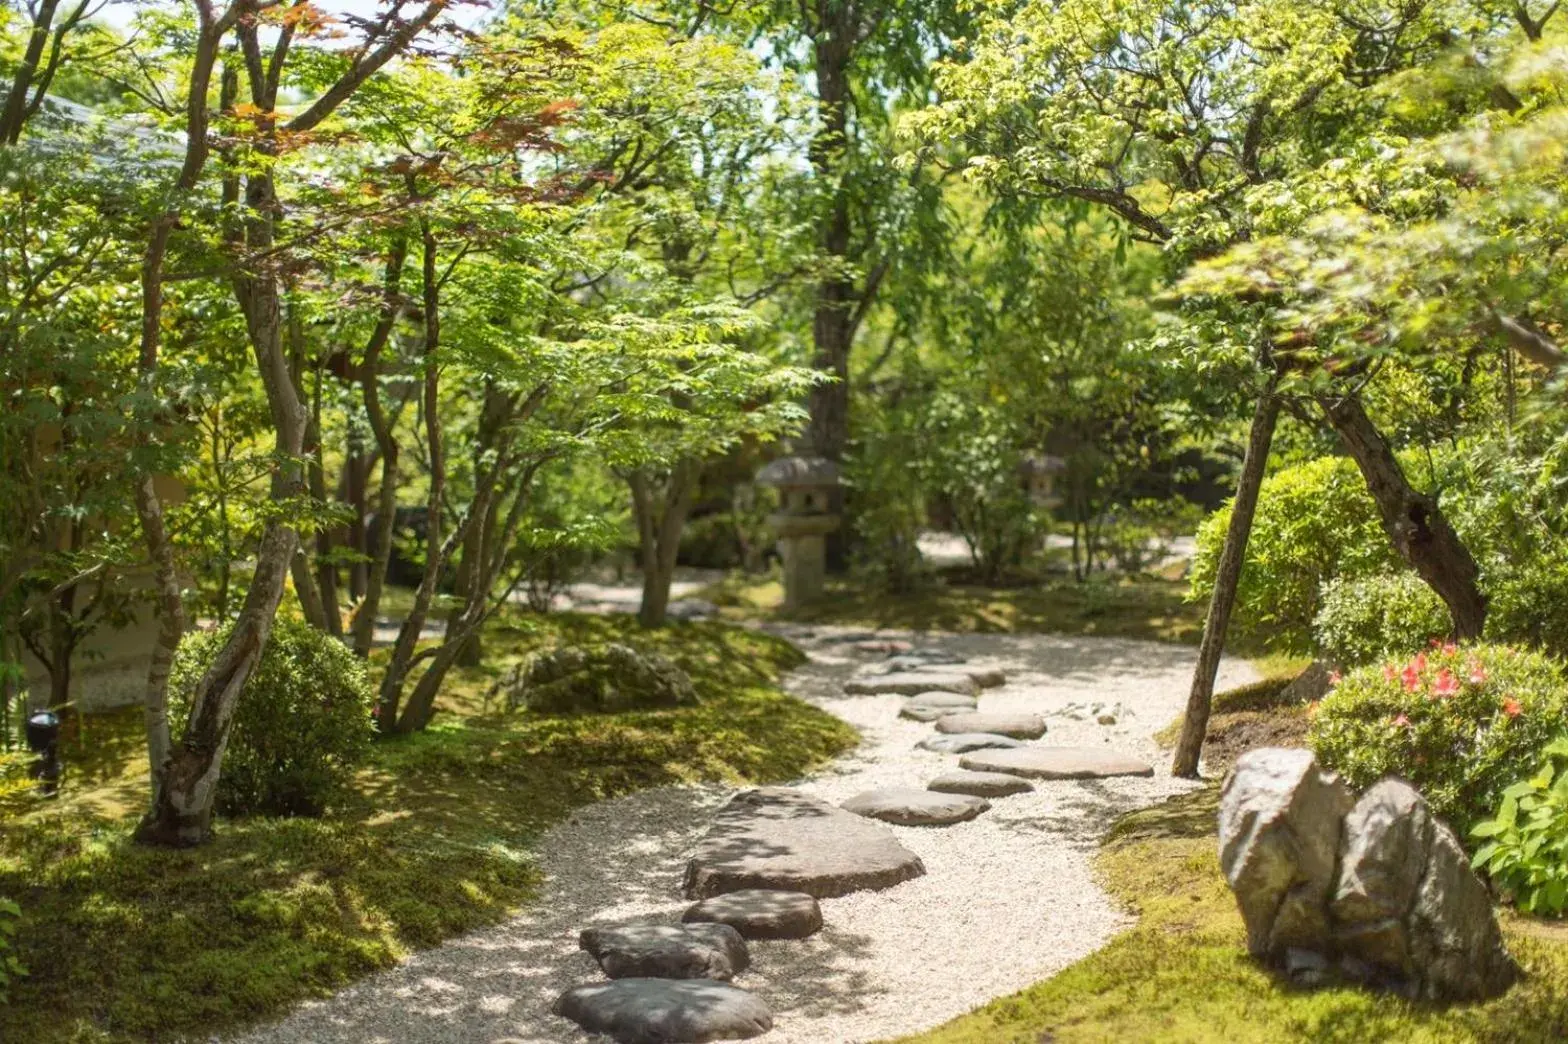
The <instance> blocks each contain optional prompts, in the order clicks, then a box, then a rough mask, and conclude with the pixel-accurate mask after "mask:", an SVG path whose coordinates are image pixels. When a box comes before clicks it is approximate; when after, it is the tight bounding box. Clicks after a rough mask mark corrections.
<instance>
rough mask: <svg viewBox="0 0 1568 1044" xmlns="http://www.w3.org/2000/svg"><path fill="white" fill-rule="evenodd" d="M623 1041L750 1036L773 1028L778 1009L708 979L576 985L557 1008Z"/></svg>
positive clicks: (682, 1043)
mask: <svg viewBox="0 0 1568 1044" xmlns="http://www.w3.org/2000/svg"><path fill="white" fill-rule="evenodd" d="M552 1010H553V1011H554V1012H555V1014H557V1015H560V1016H561V1017H563V1018H567V1019H571V1020H572V1021H573V1022H575V1023H577V1025H579V1026H581V1027H582V1028H583V1029H585V1030H587V1031H588V1032H589V1033H604V1034H607V1035H608V1036H610V1037H613V1038H614V1039H615V1040H616V1041H617V1042H619V1044H705V1042H707V1041H711V1040H748V1039H750V1038H752V1037H759V1036H761V1035H762V1034H764V1033H766V1032H768V1030H770V1029H772V1028H773V1013H772V1012H770V1011H769V1010H768V1006H767V1005H766V1004H764V1003H762V1001H761V1000H759V999H758V998H756V997H755V996H753V995H752V994H750V993H747V992H746V991H745V990H742V989H738V988H736V987H734V986H731V985H729V984H727V983H722V982H711V981H708V980H705V979H616V980H615V981H613V982H596V983H591V984H589V985H587V986H574V987H572V988H571V989H569V990H567V991H566V992H565V993H563V994H561V996H560V997H559V998H557V1000H556V1002H555V1007H554V1008H553V1009H552Z"/></svg>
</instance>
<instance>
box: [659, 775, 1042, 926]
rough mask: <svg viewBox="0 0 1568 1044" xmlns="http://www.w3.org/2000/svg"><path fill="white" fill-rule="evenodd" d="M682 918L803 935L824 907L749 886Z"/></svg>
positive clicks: (801, 897)
mask: <svg viewBox="0 0 1568 1044" xmlns="http://www.w3.org/2000/svg"><path fill="white" fill-rule="evenodd" d="M1010 778H1016V777H1010ZM681 920H682V921H684V922H686V923H687V924H693V923H706V922H713V923H715V924H727V925H729V926H730V927H731V928H733V929H735V930H736V931H737V932H739V933H740V934H741V938H743V939H804V938H805V937H806V936H808V935H814V934H816V933H817V932H818V931H820V930H821V928H822V907H821V906H819V905H817V901H816V900H815V899H813V898H812V897H811V896H809V895H807V894H806V893H804V892H774V891H769V890H767V889H762V888H748V889H747V890H746V891H744V892H731V893H729V894H728V895H716V896H714V897H713V898H712V899H704V900H703V901H702V902H700V903H698V904H696V905H695V906H693V907H692V908H691V909H689V910H687V911H686V913H685V914H684V915H683V916H682V917H681Z"/></svg>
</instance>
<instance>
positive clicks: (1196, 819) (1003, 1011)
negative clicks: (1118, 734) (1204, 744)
mask: <svg viewBox="0 0 1568 1044" xmlns="http://www.w3.org/2000/svg"><path fill="white" fill-rule="evenodd" d="M1217 803H1218V793H1217V788H1213V787H1209V788H1205V789H1203V790H1198V791H1195V792H1193V793H1191V794H1187V795H1182V796H1180V797H1177V798H1173V799H1171V800H1170V801H1167V802H1166V803H1164V804H1163V805H1159V806H1156V807H1155V808H1153V809H1145V810H1143V811H1140V812H1135V813H1133V814H1131V815H1130V816H1127V817H1124V818H1123V819H1122V820H1121V821H1119V822H1118V823H1117V825H1116V827H1115V829H1113V831H1112V832H1111V840H1109V841H1108V842H1107V845H1106V847H1105V848H1104V849H1102V851H1101V854H1100V856H1099V859H1098V870H1099V874H1100V878H1101V880H1102V882H1103V884H1104V885H1105V887H1106V888H1107V889H1108V890H1109V891H1110V892H1111V894H1112V895H1113V896H1115V897H1116V898H1117V899H1118V900H1119V901H1120V902H1122V903H1123V904H1125V905H1126V906H1127V907H1128V908H1129V909H1131V910H1132V911H1133V912H1134V913H1136V914H1137V915H1138V917H1139V920H1138V923H1137V924H1136V925H1135V926H1134V927H1132V928H1131V929H1129V930H1127V931H1125V932H1123V933H1122V934H1120V935H1118V936H1117V937H1116V938H1114V939H1113V940H1111V942H1110V944H1109V945H1107V946H1106V947H1105V948H1104V949H1103V950H1100V951H1099V952H1097V953H1095V954H1093V955H1091V956H1089V957H1086V958H1085V959H1083V960H1081V961H1079V962H1078V963H1077V964H1074V965H1072V966H1071V967H1070V968H1067V969H1066V970H1065V971H1063V972H1061V973H1060V974H1058V975H1056V976H1054V977H1052V978H1050V979H1047V980H1046V981H1044V982H1041V983H1038V984H1036V985H1034V986H1031V987H1029V988H1028V989H1026V990H1024V991H1022V992H1021V993H1017V994H1014V995H1013V996H1011V997H1004V998H1001V999H999V1000H996V1001H993V1002H992V1003H990V1004H987V1005H985V1006H984V1007H982V1008H979V1009H978V1010H976V1011H974V1012H972V1013H970V1014H968V1015H965V1016H962V1017H961V1018H958V1019H956V1020H954V1021H953V1022H950V1023H948V1024H947V1025H945V1026H941V1027H939V1028H937V1029H935V1030H932V1031H930V1032H928V1033H924V1034H919V1035H917V1036H913V1037H908V1038H905V1039H904V1044H1041V1042H1045V1041H1049V1042H1051V1044H1088V1042H1094V1044H1103V1042H1107V1041H1160V1042H1161V1044H1230V1042H1232V1041H1247V1042H1249V1044H1276V1042H1278V1044H1297V1042H1300V1044H1309V1042H1310V1044H1331V1042H1343V1044H1367V1042H1372V1041H1388V1042H1399V1044H1505V1042H1506V1044H1525V1042H1530V1044H1536V1042H1540V1044H1544V1042H1547V1041H1560V1040H1564V1039H1568V938H1565V933H1564V931H1563V930H1562V928H1561V926H1560V925H1557V924H1555V923H1548V922H1541V921H1534V920H1530V919H1527V918H1522V917H1518V916H1514V915H1512V914H1509V915H1506V916H1505V917H1504V918H1503V931H1504V934H1505V936H1506V937H1507V940H1508V945H1509V948H1510V949H1511V950H1512V952H1513V954H1514V956H1515V957H1516V958H1518V959H1519V961H1520V963H1521V964H1522V965H1523V966H1524V968H1525V971H1526V977H1525V979H1524V980H1523V981H1522V982H1521V983H1520V984H1519V985H1517V986H1515V987H1514V988H1513V989H1512V990H1511V991H1509V992H1508V993H1507V994H1506V995H1504V996H1503V997H1501V998H1499V999H1497V1000H1494V1001H1491V1002H1488V1003H1485V1004H1472V1005H1454V1006H1451V1007H1444V1006H1436V1005H1422V1004H1414V1003H1411V1002H1408V1001H1405V1000H1401V999H1399V998H1397V997H1393V996H1388V995H1383V994H1376V993H1372V992H1369V991H1365V990H1359V989H1350V988H1333V989H1324V990H1318V991H1305V990H1298V989H1292V988H1290V987H1288V986H1286V985H1284V984H1282V983H1281V982H1280V981H1279V980H1278V979H1276V978H1275V977H1274V976H1273V975H1271V974H1270V973H1269V972H1267V971H1266V970H1265V969H1263V968H1262V967H1260V966H1259V965H1257V964H1255V963H1254V962H1253V961H1252V960H1251V959H1250V958H1249V957H1248V956H1247V953H1246V938H1245V933H1244V930H1243V927H1242V923H1241V917H1240V915H1239V914H1238V913H1237V912H1236V903H1235V900H1234V898H1232V896H1231V893H1230V890H1229V889H1228V888H1227V887H1226V886H1225V882H1224V879H1223V878H1222V877H1221V875H1220V870H1219V858H1218V854H1217V851H1216V848H1217V844H1216V840H1215V836H1214V809H1215V807H1216V806H1217Z"/></svg>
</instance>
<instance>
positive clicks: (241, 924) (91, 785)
mask: <svg viewBox="0 0 1568 1044" xmlns="http://www.w3.org/2000/svg"><path fill="white" fill-rule="evenodd" d="M591 640H598V641H604V640H618V641H626V642H629V643H631V644H642V645H644V646H646V647H649V648H655V649H657V650H659V651H661V652H663V653H665V654H666V655H669V656H670V657H671V658H672V659H674V660H675V661H676V662H677V663H679V664H680V665H681V666H682V667H683V668H684V669H686V670H687V671H688V672H690V673H691V674H692V677H693V682H694V684H695V685H696V686H697V687H698V689H699V691H700V692H701V694H702V696H703V702H702V703H701V704H700V705H697V706H692V707H681V708H672V709H668V710H657V711H644V712H636V713H626V714H606V715H597V714H594V715H575V716H546V715H533V714H502V713H496V712H493V710H492V711H486V709H485V708H484V707H483V705H482V703H483V700H482V694H483V692H484V691H485V689H487V688H488V685H489V679H491V678H492V677H493V676H494V675H495V674H498V673H499V672H500V671H502V670H504V669H505V667H506V666H507V665H508V664H510V663H515V662H517V661H518V660H520V659H521V658H522V657H523V656H525V655H527V654H528V653H529V652H530V651H531V650H533V649H538V648H545V647H548V646H551V645H555V644H562V643H576V642H581V641H591ZM799 659H800V653H799V652H798V651H797V650H795V649H794V648H793V647H792V646H789V645H788V644H787V643H784V642H781V641H779V640H778V639H775V638H771V637H769V636H767V635H762V634H758V633H754V632H749V631H745V630H741V629H739V628H733V627H728V626H724V625H720V624H692V625H681V626H678V627H673V628H670V629H668V630H663V631H659V632H654V633H647V632H641V631H639V630H638V629H637V628H636V627H635V624H633V623H631V622H629V621H626V620H622V619H615V618H583V617H573V616H564V615H563V616H551V617H545V618H538V617H529V616H527V615H526V614H515V615H511V616H508V617H507V618H505V619H504V620H502V621H500V622H499V623H498V624H497V626H496V627H494V628H493V629H492V630H491V632H490V633H489V634H488V635H487V639H486V656H485V665H484V666H483V667H480V668H474V669H472V670H465V671H461V672H457V673H456V674H455V675H454V676H453V678H452V679H451V684H450V685H449V686H448V688H447V690H446V691H444V692H443V694H442V698H441V706H442V707H443V710H444V711H445V713H443V714H442V715H441V716H440V717H439V718H438V719H437V722H436V724H435V726H434V727H432V728H431V729H430V730H429V731H427V732H425V733H422V734H419V735H416V736H411V737H407V738H405V739H397V740H391V741H384V742H381V743H379V744H377V746H376V748H375V752H374V763H373V765H372V767H371V768H369V769H367V770H366V771H364V772H362V773H361V775H360V777H359V779H358V781H357V785H356V788H355V795H354V799H353V800H352V802H351V803H350V805H349V807H347V808H345V809H344V810H343V811H341V812H337V813H334V815H333V816H331V817H329V818H325V819H269V818H261V817H258V818H252V819H244V820H234V821H225V822H223V823H221V824H220V826H219V829H218V831H217V836H216V839H215V840H214V841H213V842H212V843H211V844H209V845H206V846H203V847H201V848H198V849H194V850H190V851H179V852H169V851H163V850H152V849H146V848H141V847H138V846H136V845H133V844H131V843H130V841H129V839H128V833H129V821H128V819H129V815H130V814H131V811H130V810H133V809H138V808H140V807H141V805H142V803H143V802H144V801H145V791H144V790H143V791H141V792H140V793H139V794H138V793H137V792H136V790H135V787H136V784H137V781H138V780H139V778H140V774H141V773H142V771H144V770H143V768H142V765H143V760H142V759H143V758H144V757H145V755H144V753H143V752H142V750H141V748H140V746H139V745H138V744H137V743H135V742H134V741H133V740H132V739H131V737H134V735H135V731H134V730H135V727H136V722H135V719H134V717H123V720H121V719H120V718H116V719H114V720H116V721H119V728H120V730H121V732H123V735H121V734H119V733H117V734H116V735H117V739H116V740H115V742H112V743H111V742H107V737H106V736H105V735H104V733H105V732H106V725H105V722H104V721H98V720H93V719H87V720H86V722H85V723H79V725H80V727H83V728H86V729H88V730H89V731H91V732H93V733H94V734H97V735H99V738H100V739H104V740H106V742H104V743H102V744H98V745H95V746H94V749H95V750H97V751H98V757H97V759H96V760H95V761H94V762H92V768H91V772H90V773H78V774H76V775H75V776H71V777H68V778H70V779H75V780H76V781H77V782H76V792H75V793H72V794H69V795H68V796H67V797H66V798H65V799H64V800H63V802H62V803H61V804H59V805H57V806H55V807H53V808H52V809H50V810H48V811H46V812H34V813H32V814H30V815H27V816H24V817H21V818H13V819H11V820H9V821H0V895H7V896H10V897H12V898H15V899H16V900H17V901H19V902H20V903H21V904H22V907H23V910H24V918H25V920H24V926H23V929H22V934H21V940H20V942H21V945H20V952H19V956H20V957H21V958H22V959H23V961H24V962H25V963H26V964H27V965H28V966H29V968H30V970H31V974H30V975H29V977H28V978H27V979H25V980H23V981H22V982H21V983H19V984H18V986H17V988H16V989H15V990H14V991H13V996H12V1003H11V1004H10V1005H9V1006H3V1007H0V1040H4V1041H7V1042H9V1041H13V1040H15V1041H28V1042H30V1044H34V1042H36V1044H64V1042H68V1041H69V1042H76V1041H103V1042H115V1044H119V1042H130V1041H169V1040H178V1039H181V1038H183V1037H185V1036H188V1035H201V1036H205V1035H206V1034H208V1033H211V1032H213V1031H215V1030H219V1029H222V1028H225V1027H232V1026H235V1025H237V1024H240V1023H243V1022H245V1021H248V1020H252V1019H256V1018H260V1017H263V1016H266V1015H269V1014H273V1013H276V1012H277V1011H279V1010H280V1009H281V1008H283V1007H285V1006H287V1005H289V1004H291V1003H294V1002H297V1001H299V1000H301V999H303V998H306V997H310V996H314V995H321V994H324V993H327V992H329V991H331V990H332V989H335V988H337V987H340V986H342V985H343V984H345V983H347V982H350V981H352V980H353V979H355V978H358V977H360V976H362V975H364V974H366V973H368V972H370V971H372V970H375V969H377V968H383V967H386V966H388V965H390V964H393V963H394V962H396V961H397V960H398V959H399V957H401V956H402V955H403V954H405V953H407V952H408V951H409V950H411V949H415V948H418V947H423V946H430V945H433V944H435V943H438V942H440V941H441V940H442V939H445V938H448V937H450V936H452V935H455V934H457V933H460V932H463V931H467V930H470V929H473V928H476V927H479V926H481V925H485V924H489V923H494V922H495V921H497V920H499V919H501V918H503V917H505V916H506V915H507V914H508V913H510V912H511V911H514V910H516V909H518V908H519V907H521V906H524V905H526V904H527V903H528V902H529V901H530V900H531V899H532V898H533V897H534V896H535V894H536V891H537V888H538V886H539V874H538V871H537V870H536V869H535V868H534V866H533V864H532V862H531V860H530V857H529V847H530V845H531V844H532V842H533V841H534V839H535V838H537V836H538V835H539V833H540V832H541V831H543V830H544V829H546V828H547V827H549V826H550V825H552V824H554V823H556V822H559V821H560V820H561V819H562V818H564V817H565V816H566V815H567V814H568V813H569V812H570V811H571V810H572V809H574V808H576V807H579V806H581V805H583V804H585V803H587V802H590V801H594V800H597V799H600V798H606V797H614V796H617V795H621V794H626V793H630V792H632V791H635V790H639V789H642V788H645V787H651V786H659V785H662V784H668V783H679V782H694V781H707V780H711V781H723V782H731V783H742V782H780V781H787V780H790V779H793V778H796V777H798V776H800V775H801V774H802V773H804V772H806V771H808V770H809V769H810V768H812V767H813V766H815V765H817V764H819V763H821V762H822V761H824V760H826V759H828V758H830V757H832V756H834V755H836V754H838V753H841V752H842V751H844V750H846V749H848V748H849V747H851V746H853V744H854V743H855V742H856V736H855V734H854V731H853V730H852V729H851V728H850V727H849V726H847V725H845V724H844V723H843V722H841V721H840V720H838V719H837V718H834V717H832V716H831V715H828V714H826V713H824V712H821V711H818V710H816V709H814V708H812V707H810V706H808V705H807V704H805V703H802V702H800V701H798V700H795V699H793V698H791V697H789V696H786V695H785V694H784V693H782V692H780V691H779V690H778V688H777V687H776V686H775V685H774V684H773V682H774V681H775V680H776V679H777V677H778V675H779V673H780V672H781V671H782V670H783V669H784V668H786V667H788V666H793V665H794V664H795V663H798V662H799ZM104 749H112V750H116V751H118V752H119V754H120V758H121V760H120V761H119V762H118V763H110V762H109V761H107V760H105V759H104V757H103V756H102V755H103V750H104ZM68 756H69V750H68ZM106 790H112V791H113V792H114V793H115V795H116V797H115V799H114V800H112V801H111V800H109V799H106V798H105V797H104V792H105V791H106ZM107 807H116V808H122V809H123V811H122V812H121V813H120V814H104V813H103V812H102V811H101V810H102V809H104V808H107Z"/></svg>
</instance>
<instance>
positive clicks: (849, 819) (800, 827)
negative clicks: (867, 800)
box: [685, 787, 926, 899]
mask: <svg viewBox="0 0 1568 1044" xmlns="http://www.w3.org/2000/svg"><path fill="white" fill-rule="evenodd" d="M925 872H926V868H925V865H924V864H923V863H921V862H920V857H919V856H917V855H915V853H913V852H911V851H910V850H909V849H907V848H905V847H904V846H903V845H902V844H900V843H899V840H898V838H897V837H895V836H894V835H893V832H892V831H891V830H889V829H888V828H887V827H885V826H882V825H881V824H879V823H876V822H873V821H872V820H869V819H866V818H865V817H863V816H857V815H854V814H853V813H850V812H845V811H844V810H842V809H839V808H835V807H833V806H832V805H830V804H828V803H827V802H825V801H820V800H818V799H816V798H814V797H810V796H808V795H806V794H802V793H800V792H799V791H796V790H790V789H788V788H786V787H765V788H762V789H760V790H748V791H744V792H742V793H740V794H736V795H735V796H734V797H733V798H731V799H730V802H729V804H727V805H725V806H724V807H723V808H721V809H720V810H719V812H718V814H717V815H716V816H715V817H714V821H713V826H712V827H711V828H710V829H709V831H708V834H707V836H706V837H705V838H703V840H702V841H701V842H699V843H698V845H697V849H696V851H695V853H694V854H693V855H692V858H691V860H690V861H689V862H688V863H687V864H686V880H685V891H686V895H687V897H688V898H691V899H706V898H708V897H710V896H715V895H723V894H725V893H727V892H739V891H742V890H745V889H751V888H763V889H774V890H778V891H785V892H805V893H806V894H807V895H811V896H815V897H816V898H818V899H828V898H832V897H834V896H840V895H848V894H849V893H850V892H858V891H861V890H863V889H882V888H891V887H893V886H894V885H896V884H899V883H901V882H903V881H907V880H909V879H910V878H912V877H919V876H920V875H921V874H924V873H925Z"/></svg>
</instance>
